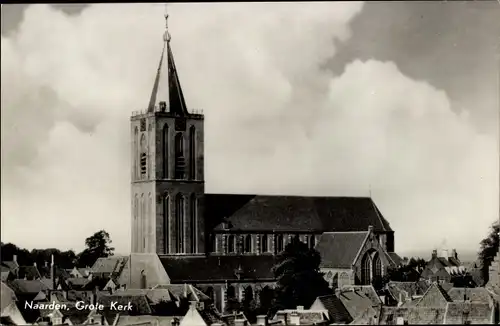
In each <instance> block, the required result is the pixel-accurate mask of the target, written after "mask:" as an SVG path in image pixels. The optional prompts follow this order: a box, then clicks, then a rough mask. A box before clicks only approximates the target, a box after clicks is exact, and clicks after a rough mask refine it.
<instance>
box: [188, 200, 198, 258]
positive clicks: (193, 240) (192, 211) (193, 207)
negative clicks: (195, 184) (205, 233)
mask: <svg viewBox="0 0 500 326" xmlns="http://www.w3.org/2000/svg"><path fill="white" fill-rule="evenodd" d="M189 202H190V204H191V209H190V214H191V252H192V253H196V252H197V250H196V242H197V239H198V238H197V237H198V219H197V205H196V196H195V195H194V194H192V195H191V198H190V201H189Z"/></svg>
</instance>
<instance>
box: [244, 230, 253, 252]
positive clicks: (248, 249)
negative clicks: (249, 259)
mask: <svg viewBox="0 0 500 326" xmlns="http://www.w3.org/2000/svg"><path fill="white" fill-rule="evenodd" d="M244 250H245V252H246V253H250V252H252V236H251V235H250V234H247V235H246V236H245V249H244Z"/></svg>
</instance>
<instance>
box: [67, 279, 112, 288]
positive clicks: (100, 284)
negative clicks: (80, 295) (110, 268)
mask: <svg viewBox="0 0 500 326" xmlns="http://www.w3.org/2000/svg"><path fill="white" fill-rule="evenodd" d="M69 280H72V278H70V279H68V281H69ZM79 280H81V281H78V282H80V283H79V284H80V286H81V287H82V286H83V288H84V289H85V290H94V289H95V288H97V289H98V290H99V291H101V290H102V289H104V287H105V286H106V284H108V282H109V280H110V278H109V277H100V276H96V277H93V278H92V279H90V280H89V279H87V278H79ZM83 280H87V281H86V282H84V281H83Z"/></svg>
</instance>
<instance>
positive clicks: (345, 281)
mask: <svg viewBox="0 0 500 326" xmlns="http://www.w3.org/2000/svg"><path fill="white" fill-rule="evenodd" d="M349 284H350V280H349V274H347V273H346V272H342V273H340V276H339V282H338V286H339V287H340V288H342V287H343V286H345V285H349Z"/></svg>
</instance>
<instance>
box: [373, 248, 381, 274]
mask: <svg viewBox="0 0 500 326" xmlns="http://www.w3.org/2000/svg"><path fill="white" fill-rule="evenodd" d="M372 265H373V277H378V276H382V261H381V260H380V255H379V254H378V253H375V256H374V257H373V261H372Z"/></svg>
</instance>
